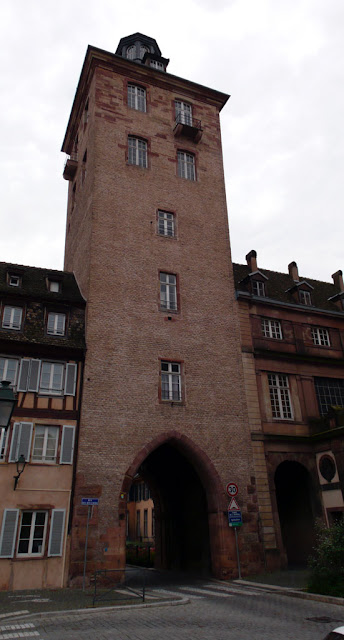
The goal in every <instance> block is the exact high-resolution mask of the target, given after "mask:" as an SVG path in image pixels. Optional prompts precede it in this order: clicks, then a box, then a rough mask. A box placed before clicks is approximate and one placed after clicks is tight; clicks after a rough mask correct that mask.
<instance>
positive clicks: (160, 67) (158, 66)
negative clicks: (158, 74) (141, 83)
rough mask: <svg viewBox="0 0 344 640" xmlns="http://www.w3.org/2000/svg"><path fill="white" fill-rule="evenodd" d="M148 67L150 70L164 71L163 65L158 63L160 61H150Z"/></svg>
mask: <svg viewBox="0 0 344 640" xmlns="http://www.w3.org/2000/svg"><path fill="white" fill-rule="evenodd" d="M150 66H151V67H152V69H157V70H158V71H165V67H164V64H163V63H162V62H160V60H151V61H150Z"/></svg>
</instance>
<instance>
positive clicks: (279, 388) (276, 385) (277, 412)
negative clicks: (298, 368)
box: [267, 372, 294, 420]
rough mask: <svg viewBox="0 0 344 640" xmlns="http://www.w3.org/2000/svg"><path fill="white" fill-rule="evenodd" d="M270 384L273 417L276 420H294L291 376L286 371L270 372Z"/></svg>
mask: <svg viewBox="0 0 344 640" xmlns="http://www.w3.org/2000/svg"><path fill="white" fill-rule="evenodd" d="M267 376H268V385H269V394H270V403H271V411H272V417H273V419H274V420H294V415H293V407H292V402H291V394H290V386H289V376H288V375H287V374H285V373H273V372H272V373H268V374H267Z"/></svg>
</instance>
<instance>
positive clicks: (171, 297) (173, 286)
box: [160, 271, 178, 311]
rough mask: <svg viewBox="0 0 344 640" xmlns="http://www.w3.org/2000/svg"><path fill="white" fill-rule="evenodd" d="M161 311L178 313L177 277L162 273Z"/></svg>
mask: <svg viewBox="0 0 344 640" xmlns="http://www.w3.org/2000/svg"><path fill="white" fill-rule="evenodd" d="M160 309H162V310H163V311H178V302H177V276H176V275H175V274H172V273H165V272H163V271H160Z"/></svg>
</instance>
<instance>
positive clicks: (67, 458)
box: [60, 425, 75, 464]
mask: <svg viewBox="0 0 344 640" xmlns="http://www.w3.org/2000/svg"><path fill="white" fill-rule="evenodd" d="M74 437H75V427H73V426H71V425H64V426H63V430H62V442H61V455H60V464H72V463H73V453H74Z"/></svg>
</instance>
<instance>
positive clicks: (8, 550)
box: [0, 509, 19, 558]
mask: <svg viewBox="0 0 344 640" xmlns="http://www.w3.org/2000/svg"><path fill="white" fill-rule="evenodd" d="M18 516H19V509H5V511H4V516H3V519H2V528H1V537H0V558H13V554H14V545H15V541H16V532H17V524H18Z"/></svg>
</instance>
